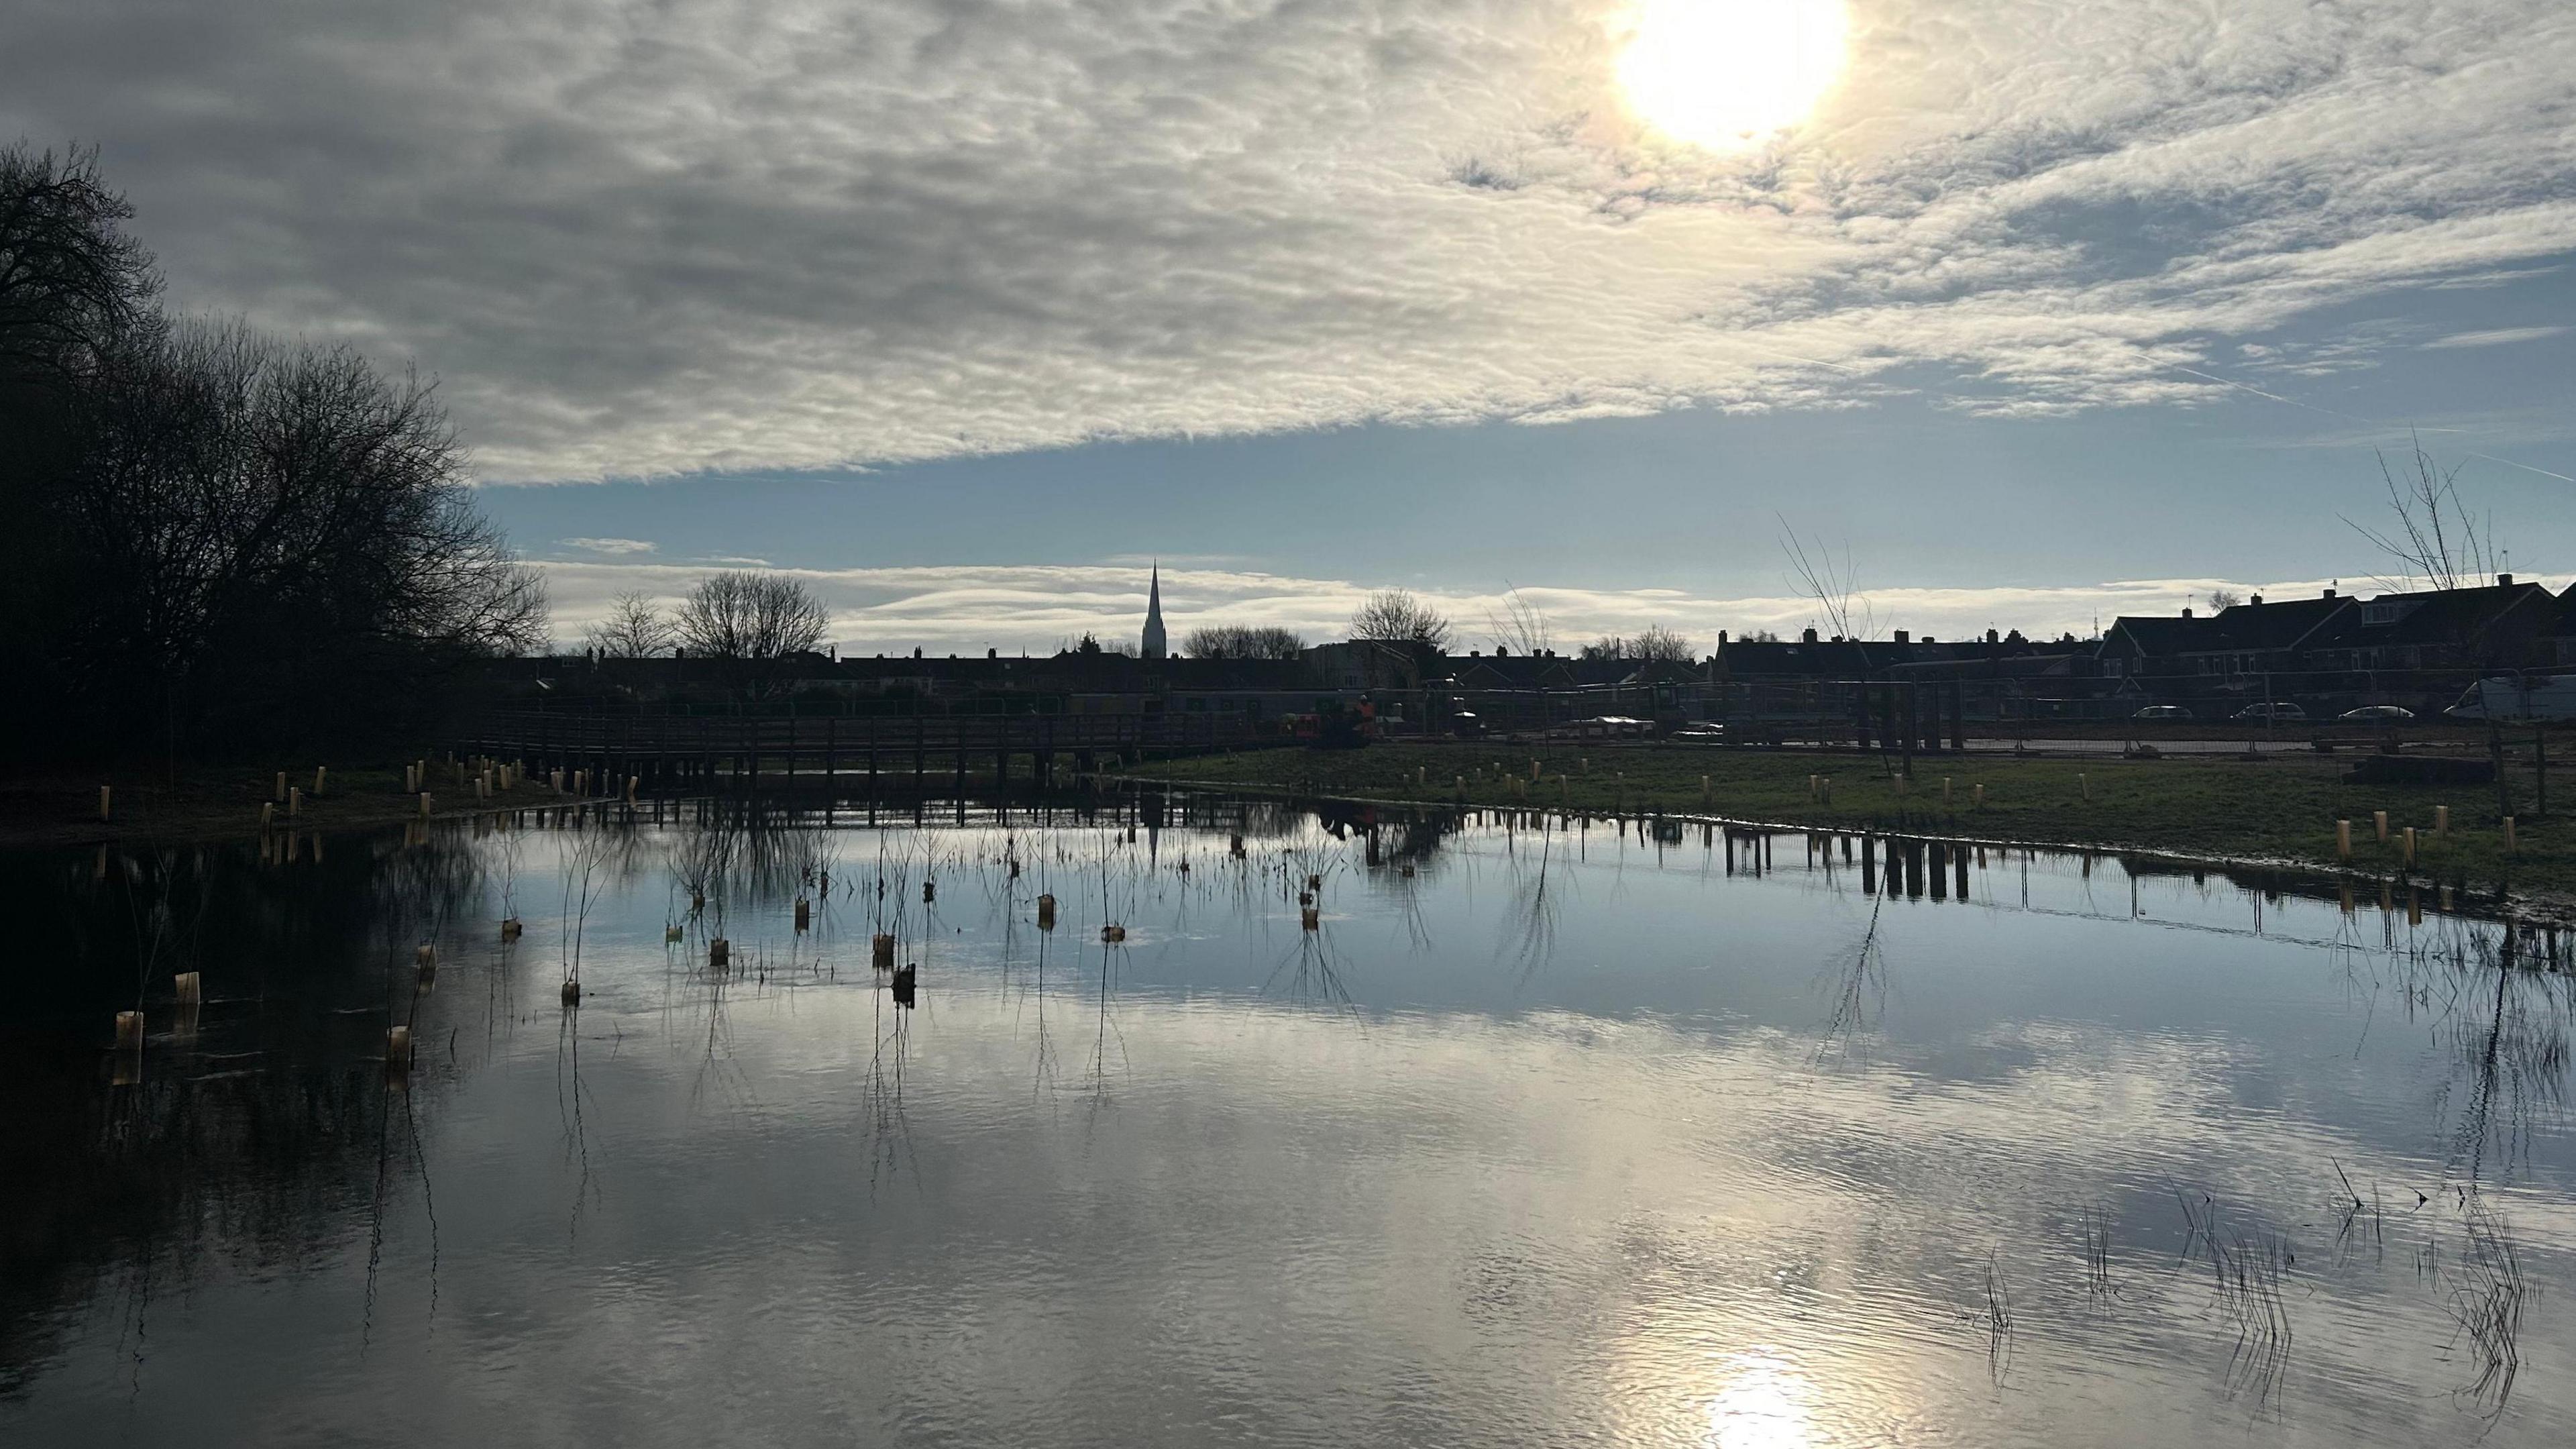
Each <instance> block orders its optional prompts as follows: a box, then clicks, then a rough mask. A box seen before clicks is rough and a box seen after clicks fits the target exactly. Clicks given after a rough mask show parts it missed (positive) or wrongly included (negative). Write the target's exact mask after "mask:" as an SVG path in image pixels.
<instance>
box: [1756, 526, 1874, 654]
mask: <svg viewBox="0 0 2576 1449" xmlns="http://www.w3.org/2000/svg"><path fill="white" fill-rule="evenodd" d="M1773 517H1775V518H1776V517H1779V515H1777V514H1774V515H1773ZM1780 551H1781V552H1782V553H1784V554H1787V555H1788V556H1789V573H1790V583H1791V584H1792V585H1794V586H1795V587H1796V588H1797V589H1798V591H1799V592H1800V593H1802V594H1804V595H1805V596H1806V597H1807V598H1809V599H1812V600H1814V601H1815V605H1816V611H1817V612H1818V613H1820V614H1822V615H1823V616H1824V620H1825V624H1826V626H1827V628H1829V629H1830V630H1831V631H1832V632H1833V633H1835V634H1837V635H1840V636H1841V637H1843V638H1845V639H1849V640H1851V641H1852V642H1853V643H1855V644H1857V643H1860V642H1862V641H1864V640H1867V639H1873V638H1876V637H1877V635H1878V614H1877V611H1876V610H1875V609H1874V608H1872V607H1871V605H1870V601H1869V596H1868V595H1867V594H1864V593H1862V592H1861V591H1860V585H1859V584H1858V583H1857V582H1856V581H1855V578H1854V575H1853V571H1852V562H1851V549H1850V548H1849V547H1848V546H1846V547H1845V548H1844V549H1843V556H1842V559H1841V561H1840V562H1839V563H1837V562H1836V560H1835V558H1834V556H1833V552H1832V550H1830V549H1827V548H1826V547H1824V545H1823V544H1822V543H1820V542H1809V541H1806V540H1802V539H1800V538H1799V537H1798V531H1797V530H1796V529H1794V528H1791V527H1790V526H1789V520H1788V519H1786V518H1781V519H1780Z"/></svg>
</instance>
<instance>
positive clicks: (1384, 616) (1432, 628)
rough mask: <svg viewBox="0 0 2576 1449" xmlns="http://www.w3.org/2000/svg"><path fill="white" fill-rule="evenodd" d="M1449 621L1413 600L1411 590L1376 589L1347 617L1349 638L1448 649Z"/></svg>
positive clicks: (1415, 599)
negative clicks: (1349, 626) (1349, 628)
mask: <svg viewBox="0 0 2576 1449" xmlns="http://www.w3.org/2000/svg"><path fill="white" fill-rule="evenodd" d="M1449 633H1450V630H1449V620H1448V618H1447V617H1446V616H1444V615H1442V614H1441V613H1440V612H1439V611H1438V610H1436V609H1433V608H1432V607H1431V606H1430V605H1428V604H1425V603H1423V602H1422V601H1421V600H1420V599H1417V598H1415V597H1414V596H1413V591H1412V590H1411V589H1380V590H1379V591H1377V592H1376V593H1374V594H1371V595H1369V596H1368V598H1367V599H1366V600H1365V601H1363V602H1362V603H1361V604H1360V606H1359V608H1358V609H1356V610H1354V611H1353V612H1352V614H1351V637H1352V638H1354V639H1364V640H1368V641H1370V642H1372V643H1378V644H1419V645H1422V646H1424V647H1425V648H1428V649H1432V650H1435V651H1437V650H1443V649H1446V648H1448V647H1449Z"/></svg>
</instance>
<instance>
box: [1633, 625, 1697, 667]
mask: <svg viewBox="0 0 2576 1449" xmlns="http://www.w3.org/2000/svg"><path fill="white" fill-rule="evenodd" d="M1628 649H1629V657H1630V658H1632V659H1642V660H1645V661H1646V662H1647V663H1649V664H1688V663H1690V662H1691V661H1692V660H1694V659H1696V658H1698V657H1699V656H1697V655H1696V654H1693V653H1692V652H1691V642H1690V640H1689V639H1688V638H1687V637H1685V636H1684V635H1683V634H1682V633H1681V632H1680V631H1678V630H1675V629H1670V628H1666V627H1665V626H1664V625H1661V624H1649V625H1647V626H1646V627H1645V628H1643V629H1640V630H1638V631H1637V637H1635V638H1633V639H1631V640H1629V641H1628Z"/></svg>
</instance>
